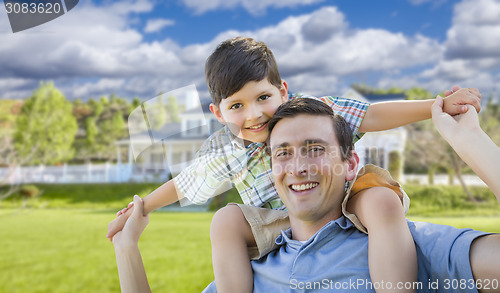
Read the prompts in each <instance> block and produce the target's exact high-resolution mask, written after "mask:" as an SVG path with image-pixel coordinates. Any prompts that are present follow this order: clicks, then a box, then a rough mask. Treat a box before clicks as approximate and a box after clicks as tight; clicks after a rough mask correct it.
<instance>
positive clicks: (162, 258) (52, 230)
mask: <svg viewBox="0 0 500 293" xmlns="http://www.w3.org/2000/svg"><path fill="white" fill-rule="evenodd" d="M212 215H213V214H212V213H158V212H157V213H152V214H151V218H150V224H149V226H148V228H147V229H146V231H145V232H144V234H143V236H142V238H141V242H140V248H141V251H142V256H143V260H144V263H145V266H146V271H147V274H148V278H149V282H150V284H151V288H152V290H153V291H154V292H181V293H188V292H201V291H202V290H203V288H204V287H205V286H206V285H208V284H209V283H210V282H211V281H212V280H213V274H212V265H211V251H210V240H209V227H210V220H211V217H212ZM113 218H114V214H113V213H109V212H103V211H98V210H84V209H74V210H62V209H2V210H0V223H1V224H0V239H2V244H1V245H2V250H0V259H1V260H2V261H1V262H0V292H119V290H120V289H119V280H118V273H117V270H116V264H115V258H114V250H113V246H112V244H111V243H110V242H109V241H108V240H107V239H106V238H105V237H104V235H105V233H106V226H107V224H108V222H109V221H110V220H111V219H113ZM411 219H412V220H419V221H422V220H423V221H430V222H434V223H438V224H448V225H454V226H456V227H458V228H462V227H472V228H476V229H479V230H483V231H489V232H500V217H469V218H464V217H454V218H442V217H437V218H436V217H435V218H425V217H411Z"/></svg>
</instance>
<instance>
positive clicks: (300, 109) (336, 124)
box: [268, 98, 354, 161]
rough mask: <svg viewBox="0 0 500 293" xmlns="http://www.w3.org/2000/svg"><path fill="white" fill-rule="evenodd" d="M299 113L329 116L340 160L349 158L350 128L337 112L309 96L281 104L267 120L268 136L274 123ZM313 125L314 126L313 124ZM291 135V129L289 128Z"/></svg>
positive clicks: (351, 144)
mask: <svg viewBox="0 0 500 293" xmlns="http://www.w3.org/2000/svg"><path fill="white" fill-rule="evenodd" d="M301 114H307V115H314V116H327V117H330V119H331V121H332V125H333V129H334V130H335V135H336V137H337V141H338V143H339V146H340V153H341V158H342V161H345V160H347V159H349V158H350V157H351V155H352V150H354V143H353V134H352V129H351V127H350V126H349V124H348V123H347V121H346V120H345V119H344V117H342V116H340V115H339V114H335V113H334V112H333V110H332V108H330V107H329V106H328V105H327V104H325V103H323V102H321V101H318V100H315V99H310V98H296V99H293V100H291V101H288V102H286V103H284V104H281V105H280V106H279V107H278V109H277V110H276V113H274V116H273V117H272V118H271V120H269V137H268V140H269V138H270V137H271V133H272V131H273V128H274V127H275V126H276V124H277V123H278V122H279V121H280V120H281V119H284V118H293V117H296V116H298V115H301ZM313 127H314V126H313ZM290 134H291V135H293V129H290Z"/></svg>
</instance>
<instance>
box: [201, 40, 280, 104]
mask: <svg viewBox="0 0 500 293" xmlns="http://www.w3.org/2000/svg"><path fill="white" fill-rule="evenodd" d="M264 78H267V79H268V80H269V82H270V83H271V84H272V85H274V86H275V87H277V88H279V89H281V77H280V74H279V71H278V65H277V64H276V60H275V59H274V55H273V53H272V52H271V50H270V49H269V48H268V47H267V46H266V44H264V43H263V42H257V41H256V40H254V39H251V38H244V37H236V38H232V39H229V40H226V41H224V42H222V43H220V44H219V46H217V48H216V49H215V51H214V52H213V53H212V54H211V55H210V56H209V57H208V59H207V62H206V63H205V79H206V82H207V86H208V90H209V92H210V96H211V97H212V101H213V103H214V104H215V105H216V106H219V104H220V102H221V101H222V99H226V98H227V97H229V96H231V95H233V94H234V93H236V92H237V91H239V90H241V88H243V86H244V85H245V84H246V83H248V82H249V81H261V80H263V79H264Z"/></svg>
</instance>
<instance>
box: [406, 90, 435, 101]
mask: <svg viewBox="0 0 500 293" xmlns="http://www.w3.org/2000/svg"><path fill="white" fill-rule="evenodd" d="M405 95H406V99H407V100H427V99H432V98H433V95H432V93H431V92H429V91H428V90H426V89H423V88H419V87H413V88H411V89H409V90H407V91H405Z"/></svg>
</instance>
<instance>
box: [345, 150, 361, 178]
mask: <svg viewBox="0 0 500 293" xmlns="http://www.w3.org/2000/svg"><path fill="white" fill-rule="evenodd" d="M345 163H346V167H347V170H346V173H345V180H347V181H351V180H354V178H356V174H358V165H359V156H358V154H357V153H356V152H355V151H352V153H351V157H350V158H349V159H347V160H346V161H345Z"/></svg>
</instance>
